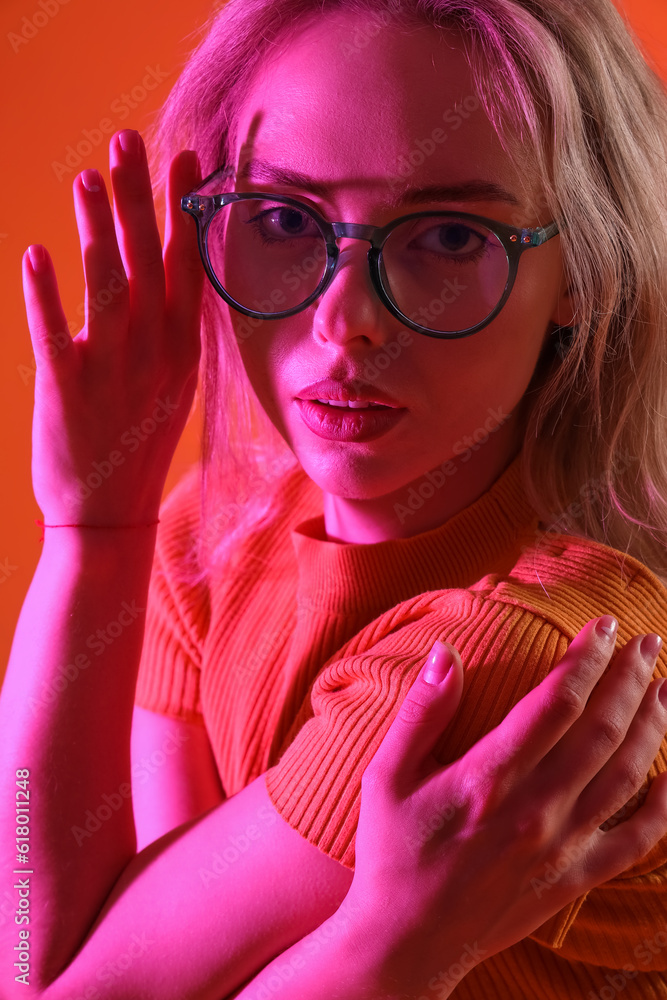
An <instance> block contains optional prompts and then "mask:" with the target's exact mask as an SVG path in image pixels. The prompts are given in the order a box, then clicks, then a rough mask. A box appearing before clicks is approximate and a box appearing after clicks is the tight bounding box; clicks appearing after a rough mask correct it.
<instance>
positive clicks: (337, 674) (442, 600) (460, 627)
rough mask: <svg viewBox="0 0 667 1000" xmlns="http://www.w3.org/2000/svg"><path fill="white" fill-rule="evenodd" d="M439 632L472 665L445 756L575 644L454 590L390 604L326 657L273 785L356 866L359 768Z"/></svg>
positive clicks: (292, 811) (276, 797)
mask: <svg viewBox="0 0 667 1000" xmlns="http://www.w3.org/2000/svg"><path fill="white" fill-rule="evenodd" d="M436 639H443V640H446V641H448V642H451V643H452V644H453V645H455V646H456V647H457V649H458V650H459V651H460V653H461V655H462V657H463V661H464V663H465V664H466V668H467V669H466V688H465V691H464V696H463V704H462V706H461V710H460V711H459V712H458V713H457V717H456V719H455V721H454V722H453V724H452V725H450V726H449V727H448V729H447V733H446V734H445V735H444V736H443V738H442V740H441V742H440V744H439V747H438V757H439V759H441V760H442V762H443V763H446V762H447V761H450V760H456V759H457V758H458V757H459V756H461V754H463V753H465V752H466V750H467V749H469V747H470V746H472V745H473V743H475V742H477V740H479V739H480V738H481V736H483V735H484V734H485V733H486V732H489V731H490V730H491V729H492V728H493V727H494V726H496V725H498V724H499V723H500V721H501V720H502V719H503V718H504V716H505V715H506V714H507V712H508V711H509V708H510V707H511V706H512V705H513V704H515V703H516V701H518V700H519V698H521V697H522V695H523V694H524V693H526V692H527V691H528V690H530V688H531V687H534V685H535V684H536V683H539V681H540V680H541V679H542V677H543V676H545V674H546V673H547V671H548V669H549V668H550V666H551V665H552V664H553V663H554V662H555V659H554V658H556V659H557V658H559V657H560V656H562V654H563V653H564V652H565V649H566V648H567V640H566V639H565V638H564V637H563V636H562V635H561V634H560V633H559V632H558V630H557V629H556V628H554V627H553V626H551V625H549V624H547V623H545V622H544V621H542V620H540V619H538V618H536V616H535V615H534V614H531V613H529V612H527V611H526V610H525V609H523V608H517V607H514V606H509V605H506V604H504V603H503V602H499V601H491V600H487V599H485V598H483V597H480V596H479V595H477V594H475V593H474V592H472V591H470V590H448V591H439V592H431V593H428V594H421V595H419V596H417V597H415V598H413V599H412V600H410V601H406V602H404V603H402V604H400V605H397V606H396V607H394V608H392V609H390V610H389V611H387V612H386V613H385V614H383V615H382V616H381V617H379V618H377V619H375V621H373V622H371V623H370V624H369V625H368V626H367V627H366V628H364V629H362V630H361V631H360V632H359V633H357V635H355V636H354V637H353V638H352V639H351V640H350V641H349V642H348V643H346V645H345V646H344V647H343V648H342V649H341V650H339V651H338V652H337V653H336V654H335V655H334V656H333V657H332V658H330V659H329V660H328V661H327V663H326V664H325V665H324V666H323V669H322V670H321V671H320V673H319V674H318V676H317V678H316V680H315V682H314V684H313V686H312V687H311V690H310V697H309V698H307V699H306V700H305V702H304V704H303V706H302V708H301V712H300V714H299V716H298V717H297V719H296V720H295V723H294V725H293V726H292V729H291V731H290V733H288V735H287V738H286V740H285V742H284V744H283V748H282V750H283V752H282V756H281V757H280V759H279V761H278V763H277V764H276V765H275V766H274V767H272V768H271V769H270V770H269V771H268V772H267V789H268V792H269V796H270V797H271V799H272V801H273V803H274V805H275V806H276V808H277V809H278V811H279V812H280V813H281V815H282V816H283V818H284V819H285V820H286V821H287V822H288V823H289V824H290V825H291V826H293V827H294V828H295V829H297V830H298V831H299V832H300V833H301V834H302V835H303V836H304V837H306V839H307V840H309V841H311V842H312V843H313V844H315V845H316V846H317V847H319V848H320V849H321V850H323V851H324V852H325V853H327V854H329V855H330V856H331V857H333V858H335V859H336V860H337V861H340V862H341V863H342V864H345V865H347V866H348V867H350V868H352V867H353V866H354V834H355V830H356V823H357V819H358V815H359V802H360V795H361V775H362V774H363V771H364V770H365V768H366V766H367V764H368V763H369V761H370V760H371V758H372V757H373V754H374V753H375V751H376V750H377V748H378V746H379V745H380V743H381V741H382V738H383V736H384V735H385V733H386V732H387V729H388V728H389V726H390V725H391V722H392V720H393V719H394V717H395V716H396V713H397V712H398V709H399V707H400V705H401V703H402V701H403V699H404V698H405V695H406V694H407V692H408V690H409V688H410V686H411V685H412V683H413V682H414V680H415V678H416V676H417V674H418V673H419V670H420V669H421V667H422V665H423V663H424V661H425V659H426V656H427V654H428V653H429V651H430V649H431V647H432V646H433V643H434V642H435V640H436ZM517 653H518V654H519V655H515V654H517Z"/></svg>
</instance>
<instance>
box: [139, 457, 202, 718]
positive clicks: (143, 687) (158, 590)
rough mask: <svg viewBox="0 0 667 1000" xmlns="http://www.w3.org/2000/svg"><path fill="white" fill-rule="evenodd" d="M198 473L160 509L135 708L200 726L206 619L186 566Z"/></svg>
mask: <svg viewBox="0 0 667 1000" xmlns="http://www.w3.org/2000/svg"><path fill="white" fill-rule="evenodd" d="M198 488H199V472H198V467H196V466H195V467H194V468H193V469H192V470H190V472H189V473H187V474H186V476H185V477H184V478H183V479H181V481H180V482H179V483H178V485H177V486H176V487H175V489H174V490H172V492H171V493H170V494H169V496H168V497H167V499H166V500H165V501H164V502H163V504H162V507H161V508H160V525H159V527H158V532H157V539H156V546H155V556H154V560H153V567H152V570H151V578H150V584H149V591H148V601H147V605H146V625H145V632H144V641H143V647H142V653H141V661H140V664H139V673H138V677H137V686H136V691H135V704H136V705H138V706H139V707H141V708H145V709H149V710H150V711H152V712H157V713H160V714H162V715H168V716H172V717H174V718H178V719H182V720H183V721H187V722H202V723H203V715H202V705H201V698H200V673H201V665H202V649H203V645H204V641H205V638H206V634H207V631H208V626H209V620H210V602H209V596H208V588H207V587H206V585H205V584H203V583H196V584H193V583H191V582H188V577H187V573H186V567H187V566H188V565H191V562H190V559H189V557H190V555H191V554H192V551H193V544H194V540H195V538H196V531H197V525H198V519H199V507H198V497H199V489H198Z"/></svg>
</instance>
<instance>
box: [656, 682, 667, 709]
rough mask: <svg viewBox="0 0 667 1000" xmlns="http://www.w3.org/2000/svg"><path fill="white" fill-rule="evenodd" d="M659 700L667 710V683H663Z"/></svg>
mask: <svg viewBox="0 0 667 1000" xmlns="http://www.w3.org/2000/svg"><path fill="white" fill-rule="evenodd" d="M658 698H659V699H660V704H661V705H662V706H663V708H667V681H663V682H662V684H661V685H660V690H659V691H658Z"/></svg>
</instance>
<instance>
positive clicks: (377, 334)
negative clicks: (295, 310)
mask: <svg viewBox="0 0 667 1000" xmlns="http://www.w3.org/2000/svg"><path fill="white" fill-rule="evenodd" d="M338 246H339V249H340V255H339V257H338V261H337V263H336V270H335V272H334V278H333V280H332V282H331V284H330V285H329V287H328V288H327V289H326V291H325V292H324V293H323V294H322V295H321V296H320V297H319V299H317V301H316V302H315V307H316V309H315V315H314V318H313V333H314V335H315V336H316V337H317V338H318V339H320V340H322V341H329V342H332V343H337V344H341V345H342V344H345V343H347V342H348V341H355V340H357V339H358V338H363V340H364V341H366V342H367V343H370V344H373V345H379V344H382V343H383V342H384V341H385V340H387V339H390V338H391V335H392V330H393V328H394V326H396V325H397V320H396V319H395V318H394V317H393V316H392V315H391V313H390V312H389V311H388V310H387V309H386V308H385V307H384V305H383V303H382V302H381V301H380V299H379V297H378V294H377V292H376V290H375V288H374V287H373V284H372V281H371V275H370V268H369V266H368V243H367V242H366V241H364V240H363V239H353V238H341V239H339V241H338Z"/></svg>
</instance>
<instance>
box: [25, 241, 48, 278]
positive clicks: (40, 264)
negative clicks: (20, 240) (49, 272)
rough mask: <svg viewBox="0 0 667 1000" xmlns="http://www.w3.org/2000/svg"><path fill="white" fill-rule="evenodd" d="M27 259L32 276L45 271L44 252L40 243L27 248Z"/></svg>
mask: <svg viewBox="0 0 667 1000" xmlns="http://www.w3.org/2000/svg"><path fill="white" fill-rule="evenodd" d="M28 257H29V258H30V267H31V268H32V271H33V274H40V273H41V272H42V271H45V270H46V251H45V249H44V247H43V246H42V245H41V243H35V244H33V245H32V246H29V247H28Z"/></svg>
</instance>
